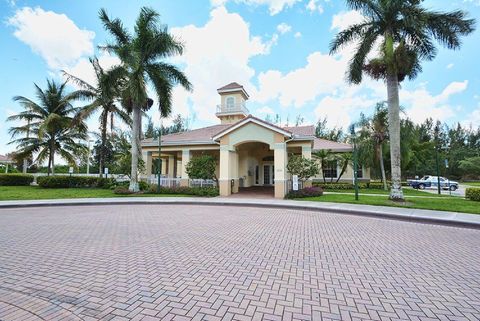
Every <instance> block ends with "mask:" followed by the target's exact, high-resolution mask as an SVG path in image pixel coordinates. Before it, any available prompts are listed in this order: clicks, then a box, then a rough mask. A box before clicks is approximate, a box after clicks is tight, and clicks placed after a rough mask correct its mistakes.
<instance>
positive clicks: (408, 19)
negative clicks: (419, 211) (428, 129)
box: [330, 0, 475, 201]
mask: <svg viewBox="0 0 480 321" xmlns="http://www.w3.org/2000/svg"><path fill="white" fill-rule="evenodd" d="M346 2H347V5H348V6H349V7H350V8H351V9H353V10H359V11H360V12H361V13H362V14H363V15H364V17H365V18H364V21H363V22H361V23H358V24H354V25H352V26H350V27H349V28H347V29H346V30H344V31H341V32H339V33H338V34H337V36H336V37H335V39H334V40H333V41H332V43H331V45H330V53H331V54H334V53H336V52H338V51H339V50H340V49H342V48H343V47H344V46H346V45H347V44H352V43H357V42H358V46H357V49H356V52H355V54H354V56H353V58H352V60H351V62H350V66H349V70H348V80H349V82H350V83H353V84H359V83H360V82H361V81H362V76H363V72H364V71H367V73H369V74H377V75H378V76H379V77H381V78H383V79H384V80H385V82H386V84H387V93H388V119H389V133H390V154H391V172H392V189H391V192H390V199H392V200H399V201H401V200H403V192H402V188H401V167H400V156H401V155H400V113H399V111H400V102H399V95H398V91H399V82H400V81H401V80H403V79H404V78H405V77H406V76H407V77H408V78H410V79H412V78H414V77H415V76H416V75H417V74H418V73H419V72H420V71H421V66H420V62H421V61H422V60H432V59H433V58H434V57H435V55H436V52H437V50H436V48H435V45H434V43H433V41H434V40H437V41H438V42H439V43H440V44H442V45H444V46H445V47H447V48H449V49H459V48H460V45H461V41H460V36H463V35H467V34H469V33H471V32H473V30H474V26H475V20H473V19H466V16H467V14H466V13H465V12H463V11H460V10H457V11H453V12H448V13H443V12H435V11H429V10H427V9H425V8H423V7H422V5H421V4H422V2H423V0H346ZM377 41H380V42H381V50H380V51H381V53H380V57H379V58H377V59H374V60H372V61H370V64H367V63H366V61H367V56H368V55H369V54H370V52H371V51H372V50H373V48H374V45H375V43H376V42H377ZM369 71H370V72H369Z"/></svg>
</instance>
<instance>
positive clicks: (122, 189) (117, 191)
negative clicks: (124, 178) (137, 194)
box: [113, 186, 133, 195]
mask: <svg viewBox="0 0 480 321" xmlns="http://www.w3.org/2000/svg"><path fill="white" fill-rule="evenodd" d="M113 193H115V194H118V195H130V194H133V192H132V191H130V190H129V189H128V187H125V186H117V187H115V189H114V190H113Z"/></svg>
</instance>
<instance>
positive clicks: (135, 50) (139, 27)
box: [99, 7, 192, 192]
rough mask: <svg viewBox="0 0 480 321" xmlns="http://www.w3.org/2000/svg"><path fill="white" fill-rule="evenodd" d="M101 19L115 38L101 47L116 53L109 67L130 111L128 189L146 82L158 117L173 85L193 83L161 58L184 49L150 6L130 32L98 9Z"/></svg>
mask: <svg viewBox="0 0 480 321" xmlns="http://www.w3.org/2000/svg"><path fill="white" fill-rule="evenodd" d="M99 16H100V20H101V21H102V23H103V25H104V27H105V29H106V30H107V31H108V32H110V34H111V35H112V36H113V38H114V41H113V42H112V43H109V44H107V45H105V46H103V47H102V48H103V49H105V50H106V51H108V52H110V53H113V54H115V55H117V56H118V58H120V60H121V64H120V65H118V66H115V67H114V68H113V69H112V73H115V74H116V75H118V76H119V77H121V78H122V80H123V83H122V89H121V100H122V104H123V105H124V106H125V107H126V108H127V109H128V110H131V111H132V115H133V116H132V171H131V180H130V186H129V189H130V190H131V191H133V192H137V191H138V190H139V187H138V157H139V150H140V135H141V130H142V128H141V117H142V116H141V115H142V111H145V110H148V109H149V108H150V107H151V104H150V103H149V102H150V101H149V98H148V96H147V83H148V82H150V83H151V84H152V85H153V89H154V91H155V93H156V95H157V99H158V106H159V109H160V115H161V117H166V116H168V115H169V114H170V112H171V109H172V89H173V87H174V85H176V84H180V85H182V86H183V87H184V88H185V89H187V90H191V88H192V85H191V84H190V82H189V81H188V79H187V77H186V76H185V75H184V74H183V72H181V71H180V70H179V69H177V67H175V66H174V65H172V64H169V63H168V62H165V61H162V60H165V59H167V58H169V57H171V56H174V55H181V54H182V53H183V44H182V43H181V42H179V41H178V40H177V39H175V37H174V36H172V35H171V34H170V33H169V32H168V28H167V27H166V26H162V25H160V24H159V14H158V13H157V12H155V11H154V10H153V9H150V8H146V7H144V8H142V9H141V10H140V14H139V16H138V18H137V20H136V23H135V28H134V33H133V34H131V33H129V32H128V30H127V29H125V27H124V26H123V24H122V22H121V21H120V20H119V19H113V20H112V19H110V18H109V17H108V15H107V12H106V11H105V10H104V9H102V10H100V14H99Z"/></svg>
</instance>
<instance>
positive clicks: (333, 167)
mask: <svg viewBox="0 0 480 321" xmlns="http://www.w3.org/2000/svg"><path fill="white" fill-rule="evenodd" d="M323 176H325V178H337V176H338V173H337V161H326V162H325V164H324V166H323Z"/></svg>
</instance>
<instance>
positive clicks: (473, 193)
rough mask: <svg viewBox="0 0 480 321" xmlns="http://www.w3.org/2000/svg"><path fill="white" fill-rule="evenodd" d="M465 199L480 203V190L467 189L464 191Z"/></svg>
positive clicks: (476, 188)
mask: <svg viewBox="0 0 480 321" xmlns="http://www.w3.org/2000/svg"><path fill="white" fill-rule="evenodd" d="M465 198H466V199H469V200H471V201H477V202H480V188H478V187H469V188H467V189H466V190H465Z"/></svg>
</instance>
